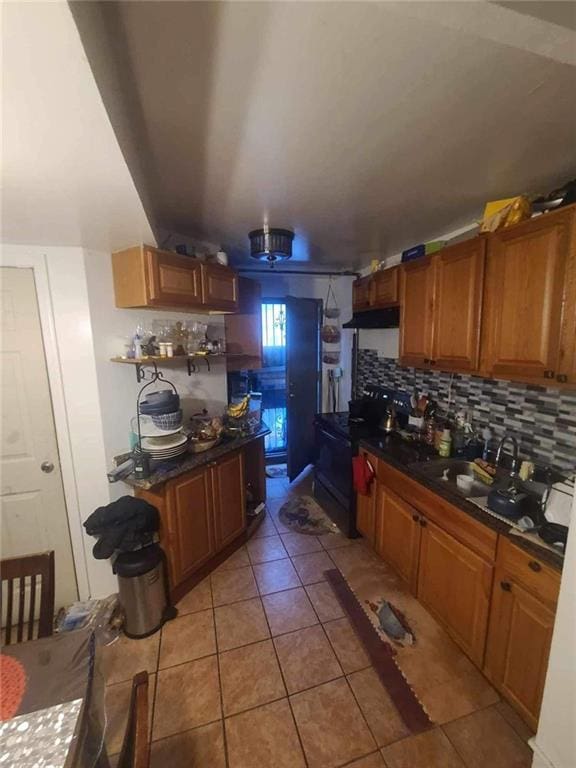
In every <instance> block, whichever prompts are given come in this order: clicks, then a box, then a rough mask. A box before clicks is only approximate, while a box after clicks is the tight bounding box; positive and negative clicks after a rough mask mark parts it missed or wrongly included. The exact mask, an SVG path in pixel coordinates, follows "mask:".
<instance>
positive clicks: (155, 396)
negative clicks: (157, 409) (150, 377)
mask: <svg viewBox="0 0 576 768" xmlns="http://www.w3.org/2000/svg"><path fill="white" fill-rule="evenodd" d="M173 397H178V395H177V394H176V392H174V391H173V390H171V389H159V390H158V391H157V392H147V393H146V402H147V403H150V405H160V403H167V402H170V400H172V398H173Z"/></svg>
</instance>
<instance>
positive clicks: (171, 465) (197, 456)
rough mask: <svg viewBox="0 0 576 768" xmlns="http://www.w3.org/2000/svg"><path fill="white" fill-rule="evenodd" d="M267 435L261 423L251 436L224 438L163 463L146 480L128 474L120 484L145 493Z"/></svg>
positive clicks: (265, 427)
mask: <svg viewBox="0 0 576 768" xmlns="http://www.w3.org/2000/svg"><path fill="white" fill-rule="evenodd" d="M269 434H270V430H269V429H268V427H267V426H266V424H264V422H262V423H261V425H260V429H259V430H258V432H255V433H254V434H253V435H246V436H245V437H234V438H224V439H223V440H222V442H221V443H219V444H218V445H215V446H214V448H210V449H209V450H208V451H203V452H202V453H192V452H189V453H185V454H184V456H183V457H182V458H179V459H177V460H176V461H172V462H165V463H164V464H162V465H159V466H157V467H156V468H154V469H153V471H152V474H151V475H150V477H147V478H146V480H137V479H136V478H135V477H134V475H133V474H130V475H127V476H126V477H123V478H122V482H124V483H126V484H127V485H130V486H131V487H132V488H142V489H143V490H146V491H147V490H149V489H150V488H153V487H154V486H156V485H160V484H161V483H165V482H166V481H167V480H170V479H172V478H173V477H179V476H180V475H183V474H184V473H185V472H190V470H192V469H197V468H198V467H203V466H206V464H210V463H211V462H212V461H215V460H216V459H219V458H220V457H221V456H224V455H225V454H227V453H230V452H231V451H236V450H237V449H238V448H242V446H243V445H248V443H252V442H253V441H254V440H260V439H261V438H263V437H266V435H269ZM122 458H127V456H125V457H118V460H120V459H122Z"/></svg>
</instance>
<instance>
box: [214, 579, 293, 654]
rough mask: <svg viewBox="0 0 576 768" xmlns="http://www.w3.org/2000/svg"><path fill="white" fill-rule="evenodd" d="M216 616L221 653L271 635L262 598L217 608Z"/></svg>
mask: <svg viewBox="0 0 576 768" xmlns="http://www.w3.org/2000/svg"><path fill="white" fill-rule="evenodd" d="M279 594H284V593H282V592H280V593H279ZM214 618H215V619H216V637H217V640H218V650H219V652H220V653H222V651H228V650H230V649H231V648H239V647H240V646H242V645H248V644H249V643H257V642H258V641H259V640H266V639H267V638H268V637H270V632H269V630H268V623H267V621H266V616H265V615H264V610H263V608H262V603H261V601H260V598H255V599H253V600H245V601H244V602H242V603H233V604H232V605H223V606H221V607H219V608H216V609H215V610H214Z"/></svg>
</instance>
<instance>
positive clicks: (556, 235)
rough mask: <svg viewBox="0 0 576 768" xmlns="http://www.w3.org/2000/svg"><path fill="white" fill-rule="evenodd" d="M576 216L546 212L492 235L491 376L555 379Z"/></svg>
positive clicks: (486, 331) (486, 329) (487, 322)
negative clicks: (566, 272)
mask: <svg viewBox="0 0 576 768" xmlns="http://www.w3.org/2000/svg"><path fill="white" fill-rule="evenodd" d="M572 216H573V212H571V211H568V212H566V213H556V214H554V213H550V214H546V215H544V216H540V217H539V218H536V219H532V220H530V221H528V222H524V223H523V224H519V225H518V226H516V227H512V228H510V229H505V230H502V231H501V232H496V233H495V234H494V235H492V236H491V237H490V240H489V245H488V260H487V281H486V299H485V312H484V317H483V341H482V343H483V345H484V346H485V360H484V365H485V367H486V369H487V372H488V373H489V374H494V375H496V376H508V377H512V378H513V377H514V376H518V377H520V378H533V379H543V380H545V379H552V378H555V376H556V374H557V371H558V359H559V348H560V330H561V319H562V304H563V297H564V280H565V271H566V263H567V256H568V248H569V240H570V228H571V223H572Z"/></svg>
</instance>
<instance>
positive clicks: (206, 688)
mask: <svg viewBox="0 0 576 768" xmlns="http://www.w3.org/2000/svg"><path fill="white" fill-rule="evenodd" d="M221 717H222V712H221V709H220V685H219V682H218V661H217V658H216V656H207V657H206V658H205V659H197V660H196V661H189V662H187V663H186V664H179V665H178V666H177V667H168V669H163V670H161V671H160V672H159V673H158V681H157V690H156V705H155V708H154V728H153V731H152V738H153V740H154V741H156V740H157V739H162V738H164V737H166V736H172V735H173V734H175V733H180V732H181V731H187V730H189V729H190V728H196V727H197V726H199V725H206V724H207V723H211V722H214V721H215V720H219V719H220V718H221Z"/></svg>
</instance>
